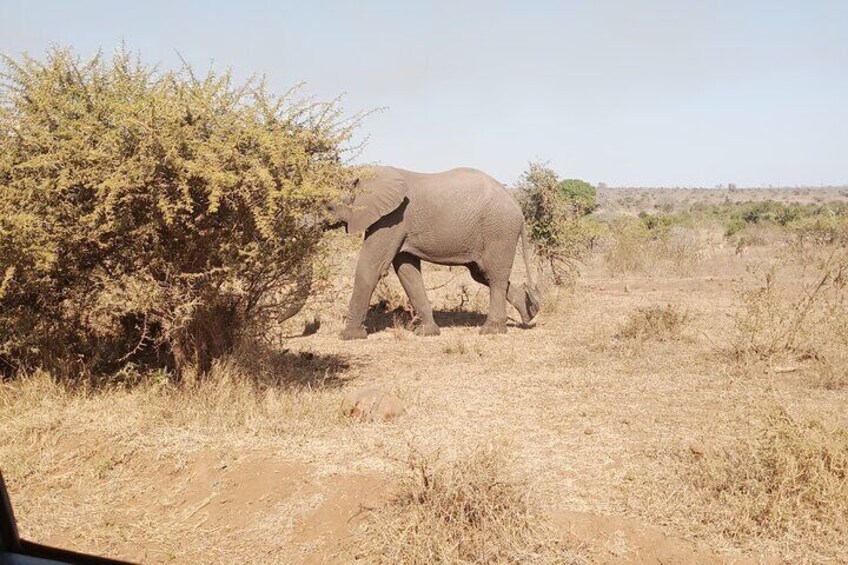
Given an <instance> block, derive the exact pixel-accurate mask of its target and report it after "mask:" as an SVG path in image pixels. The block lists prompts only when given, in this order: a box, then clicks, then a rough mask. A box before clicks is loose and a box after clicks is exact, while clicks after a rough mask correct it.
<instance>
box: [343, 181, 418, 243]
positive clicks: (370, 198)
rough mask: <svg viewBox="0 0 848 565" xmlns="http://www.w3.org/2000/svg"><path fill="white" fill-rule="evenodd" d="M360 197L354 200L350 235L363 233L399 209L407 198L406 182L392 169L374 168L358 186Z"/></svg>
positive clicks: (349, 228)
mask: <svg viewBox="0 0 848 565" xmlns="http://www.w3.org/2000/svg"><path fill="white" fill-rule="evenodd" d="M358 187H359V189H360V193H359V195H357V197H356V198H355V199H354V200H353V205H352V206H351V212H350V221H349V222H348V224H347V231H348V233H363V232H364V231H365V230H367V229H368V227H369V226H370V225H371V224H373V223H374V222H376V221H377V220H379V219H380V218H382V217H383V216H385V215H386V214H388V213H389V212H392V211H393V210H395V209H397V207H398V206H400V205H401V204H402V203H403V199H404V198H406V181H405V180H404V178H403V175H401V173H400V171H398V170H397V169H394V168H392V167H374V168H372V169H370V170H369V171H367V173H366V176H364V177H363V178H362V179H361V181H360V182H359V185H358Z"/></svg>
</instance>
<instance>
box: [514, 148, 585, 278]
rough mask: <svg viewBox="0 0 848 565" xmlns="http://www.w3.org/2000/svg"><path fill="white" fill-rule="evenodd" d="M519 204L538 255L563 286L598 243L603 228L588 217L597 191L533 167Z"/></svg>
mask: <svg viewBox="0 0 848 565" xmlns="http://www.w3.org/2000/svg"><path fill="white" fill-rule="evenodd" d="M518 200H519V203H520V204H521V208H522V210H523V212H524V218H525V220H526V221H527V224H528V228H529V237H530V240H531V241H532V242H533V244H534V246H535V248H536V251H537V253H538V254H539V255H540V256H541V257H542V259H543V261H544V262H545V263H546V264H547V265H548V266H549V267H550V270H551V274H552V276H553V279H554V283H555V284H557V285H559V284H563V283H564V282H565V281H566V280H567V279H569V278H572V277H573V276H574V275H575V274H576V271H577V264H578V262H579V261H580V260H581V258H582V257H583V255H584V254H585V253H586V251H587V250H588V249H590V248H591V247H592V246H593V245H594V244H595V243H596V241H597V239H598V237H599V235H600V227H599V225H598V223H597V222H594V221H592V220H590V219H588V218H585V215H586V214H588V213H589V212H591V211H592V210H594V208H595V188H594V187H593V186H591V185H590V184H588V183H586V182H583V181H581V180H576V179H566V180H562V181H561V180H560V179H559V177H558V176H557V174H556V172H554V171H553V170H552V169H550V168H549V167H547V166H545V165H544V164H542V163H530V166H529V168H528V169H527V170H526V171H525V172H524V173H523V174H522V176H521V179H520V180H519V183H518Z"/></svg>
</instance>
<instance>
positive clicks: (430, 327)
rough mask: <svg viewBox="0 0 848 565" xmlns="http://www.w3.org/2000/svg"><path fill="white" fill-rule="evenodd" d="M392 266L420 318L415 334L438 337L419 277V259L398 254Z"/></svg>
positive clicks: (437, 329)
mask: <svg viewBox="0 0 848 565" xmlns="http://www.w3.org/2000/svg"><path fill="white" fill-rule="evenodd" d="M393 265H394V267H395V272H396V273H397V276H398V278H399V279H400V284H401V285H403V290H405V291H406V295H407V296H408V297H409V301H410V302H412V307H413V308H415V311H416V312H417V313H418V315H419V316H421V325H420V326H419V327H418V328H416V330H415V333H417V334H418V335H424V336H426V335H439V334H440V333H441V332H440V331H439V326H437V325H436V322H435V321H434V320H433V307H432V306H431V305H430V300H429V299H428V298H427V289H426V288H424V278H423V277H422V276H421V259H419V258H418V257H415V256H414V255H410V254H409V253H398V254H397V255H396V256H395V258H394V261H393Z"/></svg>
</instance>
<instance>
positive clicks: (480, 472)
mask: <svg viewBox="0 0 848 565" xmlns="http://www.w3.org/2000/svg"><path fill="white" fill-rule="evenodd" d="M505 463H506V461H505V458H504V456H503V455H502V453H501V452H500V451H498V450H497V449H495V448H484V449H478V450H475V451H473V452H471V453H469V454H464V455H463V456H462V457H458V458H457V459H455V460H452V461H448V462H445V461H440V460H438V459H437V460H436V461H431V460H429V459H427V458H425V457H422V456H420V455H415V456H413V457H412V458H411V459H410V462H409V473H408V475H407V476H406V478H405V479H404V481H403V482H402V483H401V485H400V488H399V489H398V492H397V493H396V494H395V496H394V497H393V498H392V499H391V500H390V501H389V502H388V503H387V504H386V505H385V506H383V507H381V508H378V509H375V510H372V511H371V512H370V515H369V519H368V521H367V522H366V524H365V528H364V529H363V530H361V531H360V533H359V534H358V539H356V540H355V541H356V547H357V548H358V549H359V551H360V555H359V557H361V558H364V559H365V560H366V561H368V562H373V563H481V564H482V563H582V562H583V561H584V559H583V557H582V556H581V554H580V551H579V549H578V550H576V551H575V550H572V549H569V548H568V547H566V546H565V544H564V543H563V542H561V541H559V540H557V539H556V537H555V536H553V535H552V531H551V530H550V528H549V527H548V526H547V524H546V523H545V520H544V519H543V518H542V516H541V515H540V514H539V512H538V511H537V510H536V508H535V505H534V504H533V502H532V501H531V497H530V491H529V488H528V486H527V485H526V484H524V483H522V482H520V481H515V480H513V479H511V478H509V477H508V476H506V475H505V473H504V468H505Z"/></svg>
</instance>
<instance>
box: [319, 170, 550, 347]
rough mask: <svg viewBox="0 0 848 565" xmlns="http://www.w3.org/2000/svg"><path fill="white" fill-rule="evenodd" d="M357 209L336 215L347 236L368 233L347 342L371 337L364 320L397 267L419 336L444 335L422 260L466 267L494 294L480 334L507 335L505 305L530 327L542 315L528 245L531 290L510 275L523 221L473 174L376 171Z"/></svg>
mask: <svg viewBox="0 0 848 565" xmlns="http://www.w3.org/2000/svg"><path fill="white" fill-rule="evenodd" d="M357 193H358V196H356V198H355V199H354V200H353V202H352V203H346V204H345V203H340V204H334V205H331V206H330V207H329V211H330V213H331V214H332V215H333V216H335V218H337V219H338V220H339V221H340V222H342V223H344V224H346V225H347V229H348V232H349V233H362V232H364V233H365V243H364V244H363V247H362V252H361V254H360V255H359V261H358V263H357V265H356V279H355V282H354V288H353V295H352V296H351V299H350V308H349V311H348V316H347V324H346V326H345V329H344V330H343V331H342V332H341V336H340V337H341V338H342V339H356V338H364V337H366V331H365V327H364V326H363V322H364V321H365V315H366V313H367V311H368V306H369V303H370V300H371V294H372V293H373V292H374V288H375V287H376V285H377V281H378V280H379V279H380V277H381V276H382V275H383V274H384V273H385V272H386V270H387V269H388V268H389V265H392V266H393V267H394V269H395V272H396V273H397V276H398V278H399V279H400V282H401V284H402V285H403V288H404V290H405V291H406V294H407V295H408V296H409V300H410V302H411V303H412V306H413V307H414V308H415V310H416V312H417V313H418V315H419V316H420V317H421V325H420V326H419V328H418V329H417V332H418V333H419V334H420V335H438V334H439V327H438V326H437V325H436V323H435V321H433V310H432V307H431V306H430V301H429V300H428V298H427V293H426V290H425V288H424V280H423V279H422V278H421V260H422V259H423V260H424V261H430V262H431V263H438V264H440V265H464V266H466V267H468V268H469V269H470V271H471V276H472V277H473V278H474V280H475V281H477V282H479V283H481V284H484V285H486V286H488V287H489V300H490V302H489V315H488V317H487V319H486V322H485V324H484V325H483V327H482V328H481V330H480V333H503V332H505V331H506V302H507V301H509V302H510V304H512V305H513V306H514V307H515V308H516V309H517V310H518V312H519V314H520V315H521V320H522V322H523V323H524V324H525V325H528V324H530V323H531V321H532V319H533V317H534V316H535V315H536V313H537V312H538V300H537V299H536V298H535V296H534V293H533V291H532V290H528V289H532V281H531V275H530V268H529V265H528V263H527V244H526V241H525V239H526V238H523V239H522V243H523V245H524V256H525V268H526V269H527V280H528V288H526V289H525V288H520V287H518V286H516V285H511V284H510V282H509V275H510V272H511V271H512V263H513V260H514V259H515V247H516V244H517V242H518V238H519V237H521V236H522V235H523V231H524V218H523V216H522V214H521V208H520V207H519V206H518V203H517V202H516V201H515V200H514V199H513V198H512V196H511V195H510V194H509V193H508V192H507V190H506V189H505V188H504V186H503V185H501V184H500V183H499V182H497V181H496V180H495V179H493V178H491V177H490V176H488V175H486V174H485V173H483V172H481V171H478V170H475V169H467V168H462V169H452V170H450V171H446V172H443V173H435V174H423V173H414V172H411V171H405V170H403V169H397V168H394V167H373V168H372V169H370V170H369V171H367V172H366V174H365V175H363V177H362V180H361V182H359V186H358V191H357Z"/></svg>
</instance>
